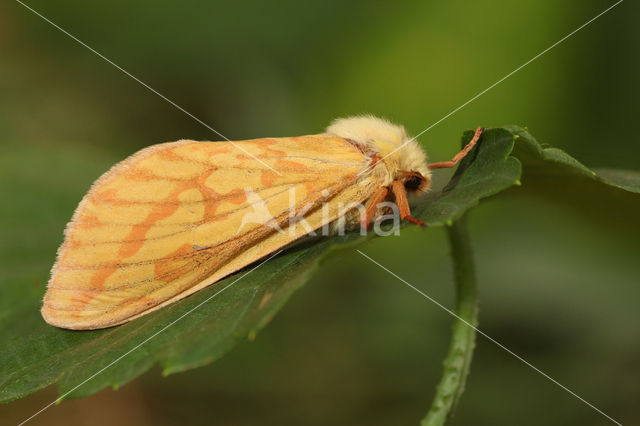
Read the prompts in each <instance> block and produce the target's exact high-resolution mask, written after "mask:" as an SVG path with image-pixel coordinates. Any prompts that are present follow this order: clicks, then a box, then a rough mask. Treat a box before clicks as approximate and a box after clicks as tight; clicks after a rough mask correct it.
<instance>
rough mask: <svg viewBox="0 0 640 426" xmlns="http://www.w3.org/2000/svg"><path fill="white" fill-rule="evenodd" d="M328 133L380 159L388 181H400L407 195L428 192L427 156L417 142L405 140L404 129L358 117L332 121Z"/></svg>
mask: <svg viewBox="0 0 640 426" xmlns="http://www.w3.org/2000/svg"><path fill="white" fill-rule="evenodd" d="M327 133H329V134H332V135H335V136H338V137H340V138H343V139H347V140H349V141H350V142H351V143H353V144H354V145H356V146H357V147H358V148H359V149H360V150H362V151H363V152H364V153H365V154H366V155H368V156H370V157H372V158H373V157H374V156H377V157H379V158H381V159H382V161H383V162H384V164H385V166H386V168H387V170H388V172H389V178H390V180H400V181H402V182H403V183H404V186H405V189H406V190H407V191H408V192H418V191H426V190H427V189H428V188H429V185H430V183H431V172H430V171H429V167H428V166H427V156H426V154H425V152H424V151H423V150H422V148H421V147H420V145H419V144H418V142H417V141H416V140H414V139H413V138H411V137H409V136H407V133H406V131H405V130H404V127H403V126H400V125H397V124H393V123H391V122H390V121H388V120H385V119H383V118H378V117H374V116H372V115H361V116H355V117H349V118H338V119H336V120H334V121H333V122H332V123H331V125H330V126H329V127H328V128H327ZM388 183H389V184H390V183H391V182H388Z"/></svg>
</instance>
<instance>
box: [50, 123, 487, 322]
mask: <svg viewBox="0 0 640 426" xmlns="http://www.w3.org/2000/svg"><path fill="white" fill-rule="evenodd" d="M481 132H482V129H481V128H478V130H476V133H475V135H474V137H473V139H472V140H471V142H470V143H469V144H468V145H467V146H466V147H465V148H464V149H463V150H462V151H460V153H458V154H457V155H456V156H455V157H454V158H453V159H452V160H451V161H445V162H441V163H433V164H428V163H427V157H426V155H425V153H424V152H423V151H422V149H421V148H420V146H419V144H418V143H417V142H416V141H415V140H413V139H411V138H409V137H408V136H407V134H406V132H405V130H404V128H403V127H402V126H398V125H395V124H392V123H390V122H388V121H386V120H384V119H380V118H376V117H373V116H358V117H351V118H344V119H338V120H335V121H334V122H333V123H332V124H331V125H330V126H329V127H328V128H327V129H326V132H325V133H322V134H314V135H307V136H299V137H285V138H263V139H254V140H245V141H237V142H196V141H191V140H180V141H177V142H170V143H163V144H158V145H153V146H150V147H148V148H145V149H142V150H141V151H139V152H137V153H135V154H133V155H132V156H130V157H129V158H127V159H125V160H124V161H122V162H120V163H118V164H116V165H115V166H113V167H112V168H111V169H110V170H109V171H107V172H106V173H105V174H104V175H102V176H101V177H100V178H99V179H98V180H97V181H96V182H95V183H94V184H93V185H92V186H91V188H90V190H89V192H88V193H87V194H86V195H85V196H84V198H83V199H82V201H80V204H79V205H78V207H77V209H76V210H75V212H74V214H73V217H72V219H71V221H70V222H69V223H68V225H67V227H66V229H65V232H64V235H65V238H64V242H63V244H62V245H61V246H60V248H59V249H58V253H57V259H56V262H55V264H54V265H53V268H52V271H51V278H50V280H49V282H48V285H47V292H46V294H45V296H44V302H43V306H42V310H41V312H42V316H43V318H44V319H45V321H46V322H48V323H49V324H52V325H54V326H57V327H62V328H68V329H99V328H106V327H111V326H114V325H118V324H122V323H125V322H128V321H131V320H133V319H135V318H138V317H141V316H143V315H146V314H148V313H150V312H153V311H155V310H157V309H160V308H161V307H163V306H167V305H169V304H171V303H173V302H176V301H177V300H180V299H182V298H184V297H187V296H189V295H190V294H193V293H195V292H197V291H198V290H200V289H202V288H204V287H207V286H209V285H211V284H213V283H215V282H216V281H219V280H220V279H222V278H224V277H226V276H228V275H230V274H232V273H234V272H236V271H238V270H240V269H242V268H244V267H245V266H247V265H249V264H251V263H253V262H255V261H257V260H259V259H261V258H264V257H265V256H267V255H269V254H270V253H274V252H276V251H277V250H279V249H280V248H282V247H285V246H287V245H289V244H291V243H293V242H295V241H296V240H298V239H300V238H302V237H304V236H305V235H307V234H309V232H310V230H316V229H319V228H321V227H323V226H326V225H328V224H330V223H334V222H335V221H336V220H338V219H342V220H343V221H345V220H346V222H347V225H348V226H350V227H355V226H359V225H364V226H366V225H368V224H369V223H370V222H371V221H372V220H374V218H375V217H377V215H379V214H380V213H379V211H378V210H379V209H378V206H379V205H380V203H382V202H383V201H391V200H393V201H394V202H395V204H396V205H397V207H398V211H399V213H400V217H401V218H402V219H406V220H408V221H410V222H413V223H416V224H418V225H424V224H423V223H422V222H421V221H420V220H418V219H416V218H414V217H412V216H411V211H410V208H409V203H408V198H407V193H416V192H420V191H426V190H428V189H429V186H430V183H431V170H433V169H436V168H442V167H453V166H454V165H455V164H456V163H457V162H458V161H459V160H460V159H462V158H463V157H464V156H465V155H466V153H468V152H469V151H470V150H471V149H472V148H473V146H474V144H475V143H476V142H477V141H478V139H479V137H480V134H481ZM256 200H257V201H256ZM292 200H294V201H293V202H292ZM258 204H259V205H260V206H261V207H262V208H263V210H264V209H266V211H267V213H268V216H269V217H270V218H271V219H270V220H269V221H260V220H247V218H248V217H253V216H251V215H254V216H255V211H256V206H257V205H258ZM353 204H360V205H362V206H364V208H363V209H359V210H358V209H355V208H354V209H351V210H346V211H345V208H344V206H349V205H353ZM341 206H342V208H341ZM354 212H355V213H354ZM299 216H302V217H303V218H304V223H303V222H301V221H298V220H292V218H295V217H299ZM303 225H304V226H303Z"/></svg>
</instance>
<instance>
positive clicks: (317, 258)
mask: <svg viewBox="0 0 640 426" xmlns="http://www.w3.org/2000/svg"><path fill="white" fill-rule="evenodd" d="M515 136H518V137H517V140H516V148H515V151H514V139H515ZM469 137H470V133H468V132H467V133H465V136H464V140H468V139H469ZM512 151H513V155H514V156H515V157H518V158H520V156H522V160H523V162H524V164H525V166H526V168H528V167H532V168H533V169H535V172H536V174H538V175H540V176H546V175H547V174H554V173H560V172H561V173H562V174H570V175H574V176H578V177H580V178H582V179H584V178H586V179H589V180H591V181H594V182H597V183H599V184H602V183H605V184H606V186H607V187H608V188H611V189H612V190H615V191H622V190H629V191H634V192H638V187H639V186H638V182H639V180H638V179H637V174H632V173H626V172H605V173H602V174H593V172H591V171H590V170H588V169H586V168H585V167H584V166H582V165H581V164H580V163H578V162H577V161H576V160H574V159H572V158H571V157H569V156H568V155H567V154H564V153H563V152H562V151H559V150H555V149H552V148H542V147H540V145H538V144H537V143H536V142H535V140H533V138H531V137H530V136H529V135H528V133H526V132H525V131H524V130H522V129H519V128H515V127H509V128H496V129H490V130H487V131H486V132H485V133H484V135H483V138H482V141H481V143H480V144H479V145H478V148H476V149H474V150H473V151H472V152H471V153H470V155H469V156H468V157H467V158H466V159H465V160H464V161H463V162H462V163H461V165H460V167H459V168H458V171H457V172H456V174H455V175H454V176H453V178H452V182H450V184H449V185H447V186H446V187H445V190H444V191H433V192H432V193H431V194H430V195H429V196H427V197H425V199H424V200H423V201H422V202H421V203H420V204H419V205H418V206H417V207H416V208H415V210H414V213H415V215H416V216H417V217H420V218H421V219H423V220H425V221H426V222H427V223H429V225H431V226H435V225H443V224H447V223H451V221H454V220H456V219H457V218H459V217H461V216H462V215H463V214H464V212H465V211H467V210H468V209H469V208H471V207H473V206H474V205H476V204H478V202H479V201H480V200H481V199H483V198H486V197H489V196H491V195H494V194H497V193H499V192H501V191H503V190H505V189H507V188H509V187H512V186H514V185H517V184H519V181H520V179H521V163H520V161H519V160H518V159H517V158H515V157H514V156H512ZM69 166H70V167H72V166H71V165H69ZM526 168H525V170H526ZM27 169H28V168H25V170H27ZM25 173H28V171H26V172H25ZM525 176H528V175H526V174H525ZM29 178H30V177H29ZM527 179H528V178H527ZM523 183H525V185H526V184H527V182H525V180H523ZM16 184H19V183H16V182H13V183H12V185H16ZM38 184H39V185H40V184H44V185H46V183H44V182H42V183H41V182H38ZM601 186H602V185H601ZM614 187H615V188H614ZM69 188H72V189H69V191H75V190H76V189H75V186H73V185H70V186H69ZM69 194H75V195H78V194H76V193H75V192H66V193H62V194H61V195H60V198H61V199H66V198H68V197H71V198H73V196H71V195H69ZM50 203H51V205H50V206H49V208H48V209H45V210H44V211H43V212H41V213H39V214H40V215H41V216H40V218H41V219H42V220H43V221H44V220H45V219H46V218H47V214H48V212H49V211H52V210H53V209H56V208H58V209H59V208H60V206H59V205H57V204H56V203H59V200H57V199H53V198H50ZM426 232H428V230H427V231H426ZM369 238H372V237H360V236H359V235H357V234H350V235H346V236H342V237H335V238H332V239H329V240H321V241H309V242H306V243H305V244H303V245H300V246H297V247H295V248H293V249H291V250H288V251H287V252H286V253H283V254H281V255H279V256H277V257H275V258H274V259H273V260H270V261H269V262H267V263H265V264H264V265H262V266H259V267H257V268H256V269H255V270H254V271H252V272H250V273H248V274H247V272H248V271H249V270H250V268H248V269H245V270H244V271H241V272H240V273H238V274H234V275H233V276H230V277H228V278H227V279H225V280H222V281H220V282H219V283H217V284H215V285H213V286H210V287H209V288H207V289H204V290H203V291H200V292H198V293H197V294H195V295H193V296H191V297H188V298H186V299H184V300H182V301H180V302H178V303H175V304H173V305H171V306H168V307H166V308H164V309H161V310H159V311H157V312H154V313H152V314H149V315H147V316H145V317H142V318H140V319H137V320H135V321H132V322H130V323H127V324H124V325H121V326H118V327H114V328H110V329H106V330H96V331H69V330H62V329H58V328H55V327H52V326H49V325H47V324H46V323H45V322H44V321H43V320H42V318H41V317H40V313H39V307H40V303H41V298H42V295H43V293H44V290H45V288H44V283H43V282H42V281H43V277H42V276H38V284H36V285H34V284H33V281H34V275H33V273H32V272H30V266H32V265H31V264H30V263H28V260H27V261H25V260H21V259H19V258H18V257H17V256H15V257H13V258H12V257H11V254H10V250H8V249H7V250H6V251H7V253H8V254H6V255H5V257H9V258H11V259H12V261H13V262H15V263H16V264H19V265H20V269H19V270H20V271H23V272H22V275H20V276H13V277H12V278H11V279H10V280H8V279H5V280H4V284H3V285H2V286H0V342H2V345H3V351H2V354H1V355H0V401H11V400H14V399H16V398H20V397H23V396H25V395H27V394H30V393H32V392H35V391H37V390H38V389H42V388H44V387H46V386H49V385H51V384H54V383H58V386H59V393H60V395H61V396H64V397H65V398H67V397H79V396H84V395H89V394H91V393H94V392H96V391H98V390H100V389H102V388H104V387H107V386H112V387H119V386H121V385H123V384H125V383H127V382H128V381H130V380H132V379H134V378H135V377H137V376H139V375H140V374H142V373H143V372H145V371H147V370H148V369H149V368H151V367H152V366H153V365H154V364H156V363H157V364H160V365H161V367H162V368H163V373H164V374H171V373H174V372H178V371H183V370H187V369H190V368H195V367H198V366H202V365H205V364H207V363H210V362H212V361H214V360H216V359H217V358H219V357H221V356H222V355H223V354H225V353H226V352H227V351H229V350H230V349H231V348H232V347H233V346H234V345H235V344H236V343H237V342H238V341H240V340H244V339H250V338H253V337H254V336H255V335H256V333H257V332H258V331H259V330H260V329H261V328H262V327H264V326H265V325H266V324H267V323H268V322H269V321H270V319H271V318H273V316H274V315H275V314H276V312H277V311H278V310H279V309H280V308H281V307H282V305H283V304H284V303H285V302H286V301H287V300H288V299H289V297H290V296H291V295H292V294H293V292H294V291H296V290H297V289H298V288H299V287H301V286H302V285H303V284H304V283H305V282H306V281H307V280H308V278H309V276H310V275H311V274H312V273H313V272H314V271H315V270H316V269H317V267H318V265H319V264H320V262H321V261H323V260H324V259H327V258H328V257H330V255H331V254H332V253H336V252H338V251H339V250H345V249H347V248H352V247H355V246H357V245H360V244H363V243H364V242H366V241H367V240H368V239H369ZM14 240H15V239H14ZM43 258H44V256H43ZM20 262H22V263H20ZM254 267H255V265H254ZM243 274H247V275H246V276H243ZM230 284H232V285H231V286H229V287H226V286H228V285H230ZM170 324H171V326H169V327H168V328H167V326H168V325H170Z"/></svg>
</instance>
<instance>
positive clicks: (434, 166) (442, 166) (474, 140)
mask: <svg viewBox="0 0 640 426" xmlns="http://www.w3.org/2000/svg"><path fill="white" fill-rule="evenodd" d="M482 132H484V127H478V128H477V129H476V133H475V134H474V135H473V138H472V139H471V141H470V142H469V143H468V144H467V146H465V147H464V148H462V151H460V152H459V153H457V154H456V155H455V157H453V159H452V160H451V161H441V162H439V163H431V164H429V165H427V167H429V169H430V170H433V169H446V168H451V167H453V166H455V165H456V164H458V162H459V161H460V160H462V159H463V158H464V157H465V156H466V155H467V154H468V153H469V151H471V150H472V149H473V147H474V146H476V143H477V142H478V139H480V135H481V134H482Z"/></svg>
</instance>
